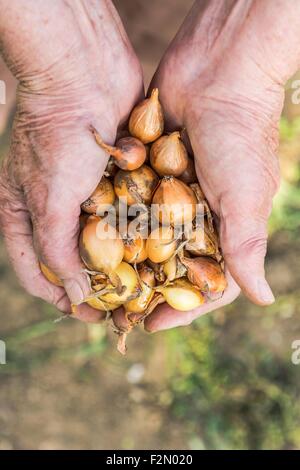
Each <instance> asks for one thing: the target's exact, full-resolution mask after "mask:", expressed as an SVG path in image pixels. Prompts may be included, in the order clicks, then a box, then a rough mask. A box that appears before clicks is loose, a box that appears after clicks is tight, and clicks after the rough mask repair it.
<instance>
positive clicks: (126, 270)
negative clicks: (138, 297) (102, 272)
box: [100, 261, 139, 305]
mask: <svg viewBox="0 0 300 470" xmlns="http://www.w3.org/2000/svg"><path fill="white" fill-rule="evenodd" d="M114 274H116V275H117V276H119V278H120V280H121V284H122V286H125V287H126V289H125V291H124V292H123V293H122V294H118V293H117V292H111V293H107V294H104V295H102V296H101V297H100V299H101V300H103V301H105V302H108V303H110V304H120V305H121V304H123V303H124V302H126V301H127V300H128V299H129V297H130V296H132V295H133V294H135V293H137V292H138V289H139V281H138V277H137V275H136V272H135V270H134V269H133V267H132V266H131V265H130V264H128V263H125V262H124V261H122V263H120V264H119V266H118V267H117V268H116V269H115V271H114ZM112 287H113V286H112Z"/></svg>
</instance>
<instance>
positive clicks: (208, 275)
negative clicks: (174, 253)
mask: <svg viewBox="0 0 300 470" xmlns="http://www.w3.org/2000/svg"><path fill="white" fill-rule="evenodd" d="M181 262H182V264H184V266H186V268H187V277H188V279H189V280H190V281H191V283H192V284H194V285H195V286H197V287H198V288H199V289H200V290H201V292H206V293H211V294H217V293H219V292H224V290H225V289H226V287H227V281H226V277H225V274H224V273H223V270H222V268H221V266H220V264H219V263H217V261H215V260H214V259H212V258H209V257H206V256H203V257H198V258H186V257H182V258H181Z"/></svg>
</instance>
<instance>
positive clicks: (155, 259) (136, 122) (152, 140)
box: [40, 89, 227, 354]
mask: <svg viewBox="0 0 300 470" xmlns="http://www.w3.org/2000/svg"><path fill="white" fill-rule="evenodd" d="M128 127H129V132H130V135H128V133H127V132H126V131H125V134H124V133H123V134H122V136H121V135H120V137H119V138H118V140H117V141H116V144H115V146H111V145H108V144H107V143H105V142H104V141H103V140H102V138H101V136H100V134H99V132H98V131H96V129H95V128H93V127H92V126H91V131H92V132H93V135H94V137H95V139H96V141H97V143H98V144H99V146H100V147H101V148H102V149H103V150H104V151H105V152H106V153H108V154H109V155H110V158H109V160H108V163H107V167H106V171H105V174H104V177H102V179H101V181H100V182H99V184H98V186H97V188H96V189H95V191H94V192H93V194H92V195H91V196H90V197H89V198H88V199H87V201H85V202H84V203H83V204H82V206H81V208H82V213H81V215H80V228H81V234H80V239H79V251H80V255H81V258H82V261H83V262H84V264H85V266H86V269H85V272H86V274H87V275H88V276H89V280H90V287H91V292H90V294H89V296H88V297H87V298H85V299H84V302H86V303H87V304H88V305H90V306H91V307H93V308H95V309H98V310H101V311H104V312H107V318H108V317H109V315H110V312H112V311H114V310H116V309H118V308H119V307H123V309H124V313H125V319H126V320H127V323H126V325H127V326H125V327H123V329H118V330H117V333H118V335H119V340H118V350H119V351H120V352H121V353H122V354H124V353H125V351H126V337H127V335H128V333H130V331H132V329H133V327H134V326H135V325H137V324H139V323H141V322H143V321H144V319H145V318H146V317H147V316H148V315H150V314H151V313H152V312H153V310H154V309H155V308H156V307H157V305H159V304H161V303H163V302H166V303H167V304H169V305H170V306H171V307H172V308H173V309H175V310H178V311H181V312H183V315H184V312H187V311H190V310H193V309H195V308H198V307H199V306H201V305H202V304H203V303H205V302H207V301H211V300H212V299H213V298H214V299H215V297H214V296H215V295H216V294H221V295H222V293H223V292H224V290H225V289H226V287H227V281H226V277H225V274H224V262H223V259H222V254H221V251H220V248H219V239H218V234H217V231H216V229H215V225H214V219H213V214H212V213H211V210H210V207H209V205H208V202H207V201H206V198H205V195H204V193H203V191H202V189H201V187H200V185H199V184H198V182H197V177H196V172H195V165H194V160H193V159H192V158H191V157H189V156H188V154H187V150H186V148H185V146H184V144H183V142H182V140H181V135H180V133H179V132H177V131H175V132H172V133H171V134H169V135H163V130H164V119H163V111H162V108H161V105H160V103H159V99H158V90H157V89H154V90H153V91H152V93H151V96H150V98H147V99H145V100H144V101H142V102H141V103H139V104H138V105H137V106H136V107H135V108H134V109H133V111H132V113H131V115H130V119H129V126H128ZM148 144H149V145H148ZM145 161H146V162H147V164H145ZM125 203H127V205H128V206H133V205H136V206H137V207H138V208H139V209H141V210H142V209H143V212H142V214H141V213H140V215H139V217H138V218H135V219H134V220H132V217H133V215H132V213H133V212H134V211H135V209H136V208H135V207H133V208H130V209H129V210H128V212H127V211H125V217H126V216H127V214H128V221H127V222H130V223H129V225H127V226H126V224H125V227H124V225H123V224H122V219H123V216H122V214H123V213H124V210H123V209H124V207H125ZM151 204H152V207H151V209H152V210H151V211H150V205H151ZM106 205H113V209H115V213H116V217H117V227H112V226H111V225H109V223H108V222H107V221H106V219H104V218H102V217H103V206H106ZM199 205H202V207H203V213H202V214H201V220H199V217H198V216H199V213H198V212H197V209H198V206H199ZM101 206H102V207H101ZM100 209H101V217H99V216H98V215H97V213H98V214H99V215H100ZM149 215H151V216H153V217H154V218H153V220H151V219H150V220H149ZM135 222H138V224H136V223H135ZM153 222H155V224H156V225H154V224H153ZM182 225H184V230H183V231H182V230H181V229H180V226H182ZM133 227H134V230H132V229H133ZM144 227H146V228H147V229H149V233H148V238H144V231H143V230H142V229H144ZM142 233H143V235H142ZM40 265H41V270H42V272H43V274H44V275H45V277H46V278H47V279H48V280H49V281H50V282H52V283H54V284H56V285H59V286H61V285H63V284H62V282H61V281H60V280H59V279H58V278H57V276H55V274H54V273H52V272H51V271H50V270H49V269H48V268H47V267H46V266H45V265H43V264H42V263H40Z"/></svg>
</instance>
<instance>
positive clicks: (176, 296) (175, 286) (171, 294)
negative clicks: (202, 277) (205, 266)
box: [161, 278, 205, 312]
mask: <svg viewBox="0 0 300 470" xmlns="http://www.w3.org/2000/svg"><path fill="white" fill-rule="evenodd" d="M161 292H162V295H163V296H164V299H165V301H166V302H167V303H168V304H169V305H170V307H172V308H174V309H175V310H179V311H181V312H188V311H190V310H194V309H195V308H197V307H200V305H202V304H203V303H204V302H205V298H204V296H203V295H202V294H201V292H200V291H199V290H198V289H196V288H195V287H194V286H193V285H192V284H191V283H190V282H189V281H188V280H187V279H185V278H180V279H176V280H175V281H174V282H173V283H172V284H170V285H168V286H166V287H164V288H162V290H161Z"/></svg>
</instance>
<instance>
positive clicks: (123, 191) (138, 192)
mask: <svg viewBox="0 0 300 470" xmlns="http://www.w3.org/2000/svg"><path fill="white" fill-rule="evenodd" d="M157 183H158V177H157V175H156V174H155V173H154V171H153V170H152V169H151V168H150V167H149V166H147V165H142V166H141V167H140V168H138V169H137V170H133V171H124V170H119V171H118V173H117V174H116V176H115V179H114V188H115V192H116V194H117V196H118V197H125V198H127V204H128V205H129V206H131V205H133V204H150V202H151V199H152V195H153V192H154V190H155V188H156V186H157Z"/></svg>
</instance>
